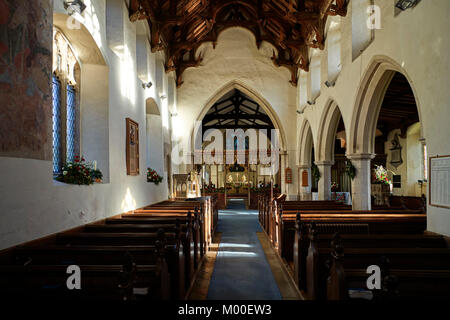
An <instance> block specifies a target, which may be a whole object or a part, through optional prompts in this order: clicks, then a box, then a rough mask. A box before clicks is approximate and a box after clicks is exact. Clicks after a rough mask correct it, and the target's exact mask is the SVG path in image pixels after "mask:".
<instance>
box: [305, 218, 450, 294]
mask: <svg viewBox="0 0 450 320" xmlns="http://www.w3.org/2000/svg"><path fill="white" fill-rule="evenodd" d="M309 239H310V243H309V248H308V254H307V257H306V292H307V296H308V298H310V299H325V298H326V287H327V284H326V281H327V277H328V274H330V271H329V270H331V273H333V272H335V271H336V270H332V269H330V266H331V258H332V257H335V256H336V255H340V254H341V253H339V252H338V251H339V250H340V249H341V248H343V244H342V239H341V238H340V237H336V236H335V237H334V238H333V240H332V244H331V248H330V245H328V246H324V247H321V246H320V244H319V243H317V241H316V239H317V232H316V231H315V230H314V224H312V225H311V230H310V232H309ZM336 239H339V241H337V240H336ZM377 240H378V239H374V240H373V241H374V242H376V241H377ZM337 243H338V244H337ZM383 246H385V247H376V246H375V244H372V245H370V246H369V247H364V248H362V247H361V246H358V247H357V248H346V250H345V260H343V259H341V258H339V261H340V262H342V268H346V269H347V268H349V269H366V268H367V267H368V266H370V265H379V264H380V261H381V260H380V259H381V257H385V258H387V259H388V260H389V261H390V266H391V267H392V268H393V269H412V268H414V269H417V270H433V269H435V270H442V269H448V270H450V250H449V249H448V248H446V247H442V246H439V247H437V248H435V247H430V248H428V247H426V248H424V247H420V248H415V247H406V248H399V247H397V246H396V243H395V242H388V241H387V242H384V243H383ZM336 248H338V249H336ZM336 250H338V251H336ZM338 267H339V268H338V269H339V270H338V272H341V269H340V268H341V266H338ZM335 276H337V275H335ZM337 277H339V279H340V280H339V281H341V280H342V274H339V275H338V276H337ZM338 286H339V287H341V288H342V284H339V285H338Z"/></svg>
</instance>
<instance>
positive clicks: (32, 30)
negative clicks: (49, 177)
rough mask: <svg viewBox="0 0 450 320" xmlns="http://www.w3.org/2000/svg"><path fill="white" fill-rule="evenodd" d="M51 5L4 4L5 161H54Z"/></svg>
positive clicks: (1, 123) (0, 62)
mask: <svg viewBox="0 0 450 320" xmlns="http://www.w3.org/2000/svg"><path fill="white" fill-rule="evenodd" d="M52 23H53V15H52V5H51V2H50V0H34V1H28V0H0V101H6V102H7V103H2V104H1V105H0V156H10V157H21V158H33V159H42V160H51V159H52V153H51V148H52V140H51V133H52V131H51V130H52V129H51V119H52V117H51V115H52V108H51V106H52V100H51V85H50V83H51V81H50V78H51V72H52Z"/></svg>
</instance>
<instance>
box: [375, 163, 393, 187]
mask: <svg viewBox="0 0 450 320" xmlns="http://www.w3.org/2000/svg"><path fill="white" fill-rule="evenodd" d="M373 180H374V183H381V184H392V181H391V180H389V178H388V172H387V170H386V169H385V168H384V167H383V166H377V165H375V170H374V172H373Z"/></svg>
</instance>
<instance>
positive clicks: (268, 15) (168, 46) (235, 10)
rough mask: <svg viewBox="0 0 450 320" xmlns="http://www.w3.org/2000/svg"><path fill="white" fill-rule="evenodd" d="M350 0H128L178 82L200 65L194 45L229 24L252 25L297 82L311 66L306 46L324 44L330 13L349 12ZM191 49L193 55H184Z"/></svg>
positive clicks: (132, 14)
mask: <svg viewBox="0 0 450 320" xmlns="http://www.w3.org/2000/svg"><path fill="white" fill-rule="evenodd" d="M348 2H349V0H335V1H333V0H247V1H244V0H220V1H219V0H130V1H129V11H130V12H129V14H130V20H132V21H136V20H138V19H146V20H147V21H148V23H149V26H150V29H151V47H152V50H153V51H157V50H164V51H165V54H166V70H167V71H171V70H174V71H175V72H176V73H177V76H176V77H177V85H181V84H182V83H183V80H182V74H183V72H184V70H186V69H187V68H189V67H196V66H199V65H200V63H201V61H202V58H201V57H197V58H196V50H197V49H198V48H199V46H200V45H201V44H202V43H205V42H212V43H213V47H215V45H216V43H217V37H218V36H219V34H220V33H221V32H222V31H224V30H226V29H227V28H230V27H235V26H239V27H243V28H246V29H248V30H250V31H251V32H252V33H253V34H254V35H255V38H256V45H257V47H258V48H259V47H260V45H261V43H262V41H266V42H269V43H270V44H272V45H273V46H274V47H275V48H276V49H277V53H276V54H275V53H274V57H273V58H272V60H273V62H274V64H275V65H277V66H280V67H286V68H288V69H289V71H290V72H291V80H290V82H291V83H292V84H293V85H295V86H296V85H297V74H298V69H303V70H305V71H308V66H309V61H308V48H319V49H323V47H324V41H325V36H324V33H325V30H324V27H325V24H326V19H327V17H328V16H329V15H341V16H345V15H346V14H347V5H348ZM186 54H188V56H189V59H188V60H186V59H184V58H183V57H185V56H186Z"/></svg>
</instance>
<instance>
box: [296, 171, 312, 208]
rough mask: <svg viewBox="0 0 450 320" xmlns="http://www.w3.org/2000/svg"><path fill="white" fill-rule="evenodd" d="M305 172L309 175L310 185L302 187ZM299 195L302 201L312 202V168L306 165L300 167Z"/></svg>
mask: <svg viewBox="0 0 450 320" xmlns="http://www.w3.org/2000/svg"><path fill="white" fill-rule="evenodd" d="M303 171H306V172H307V173H308V185H307V186H302V184H303ZM298 190H299V191H298V193H299V198H300V200H312V194H311V166H310V165H307V164H304V165H299V166H298Z"/></svg>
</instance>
